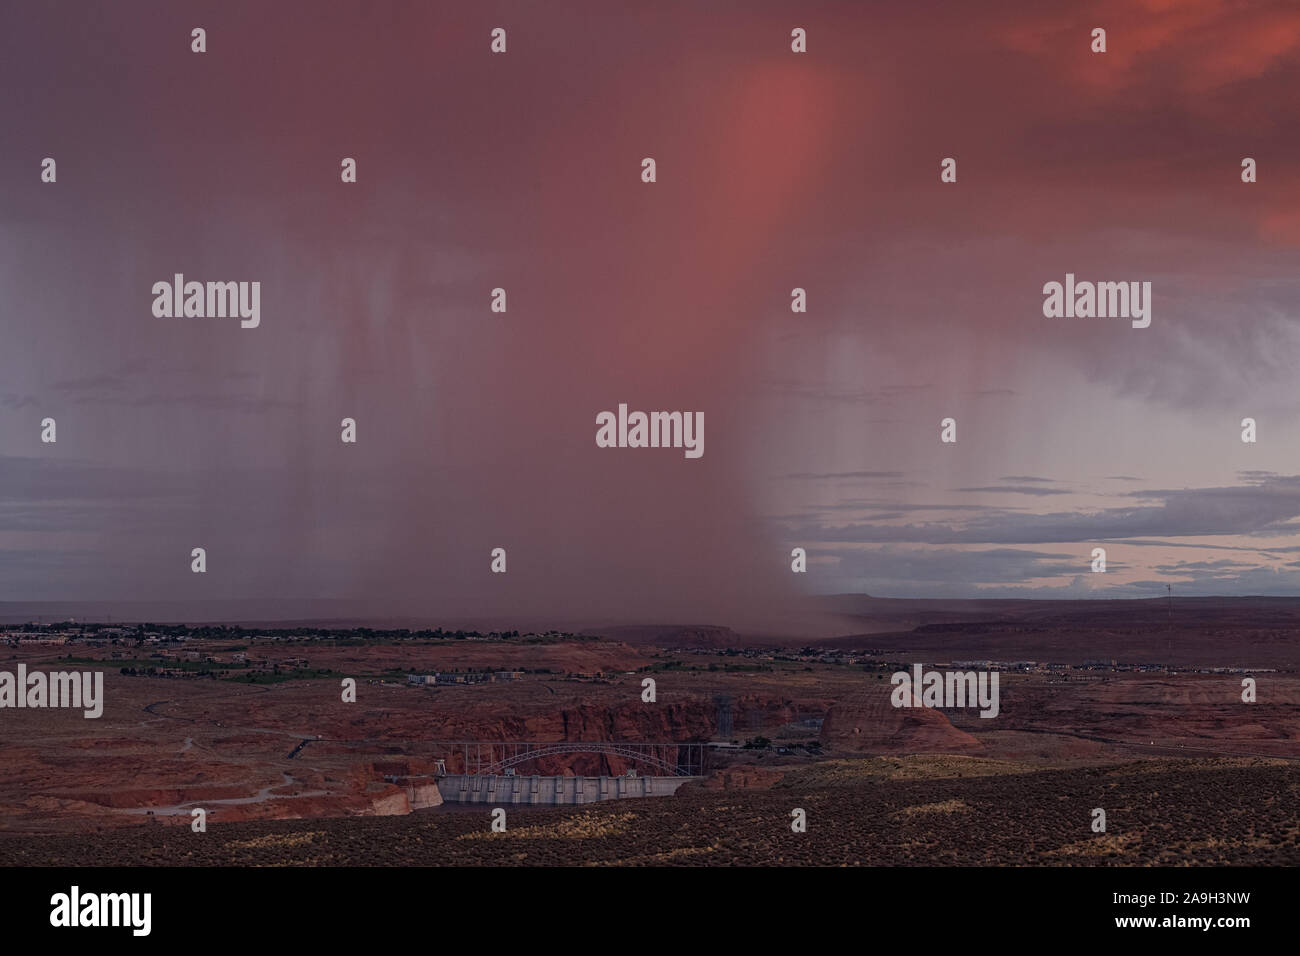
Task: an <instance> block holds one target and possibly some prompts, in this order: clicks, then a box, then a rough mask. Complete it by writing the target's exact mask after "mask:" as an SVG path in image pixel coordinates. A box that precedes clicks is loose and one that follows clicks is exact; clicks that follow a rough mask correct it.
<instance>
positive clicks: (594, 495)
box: [0, 0, 1300, 620]
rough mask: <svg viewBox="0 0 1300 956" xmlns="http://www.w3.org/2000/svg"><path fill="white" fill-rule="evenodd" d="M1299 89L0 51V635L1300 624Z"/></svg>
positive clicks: (1089, 56)
mask: <svg viewBox="0 0 1300 956" xmlns="http://www.w3.org/2000/svg"><path fill="white" fill-rule="evenodd" d="M195 27H203V28H204V29H205V30H206V32H207V51H206V52H205V53H201V54H200V53H194V52H191V48H190V45H191V30H192V29H193V28H195ZM494 27H503V28H504V29H505V30H506V31H507V51H506V52H505V53H504V54H494V53H492V52H491V50H490V42H491V36H490V33H491V30H492V29H493V28H494ZM796 27H800V28H803V29H804V30H806V33H807V52H806V53H794V52H792V50H791V30H792V29H794V28H796ZM1096 27H1101V28H1104V29H1105V30H1106V40H1107V50H1106V52H1105V53H1094V52H1092V50H1091V45H1092V30H1093V29H1094V28H1096ZM1298 63H1300V7H1297V6H1296V5H1295V4H1293V3H1289V2H1279V3H1270V2H1266V0H1261V2H1255V3H1250V4H1241V3H1231V2H1214V0H1187V2H1179V3H1174V2H1170V0H1160V2H1157V0H1101V2H1079V3H1071V4H1068V5H1065V4H1043V3H1041V2H1036V0H1024V2H1021V0H1005V2H999V3H998V4H992V5H981V6H980V9H979V11H978V14H976V13H975V12H974V8H973V7H972V6H971V5H970V4H968V3H962V2H924V0H921V2H894V3H889V2H879V3H872V4H862V3H829V2H826V3H816V2H805V3H799V4H790V3H769V2H716V0H714V2H709V3H706V4H701V3H676V2H667V3H654V4H640V5H635V6H634V5H631V4H623V3H619V4H614V3H608V2H582V3H574V2H550V3H545V4H537V3H491V2H484V3H474V4H469V3H464V2H458V3H423V2H422V3H415V2H387V3H385V2H378V3H376V2H366V3H361V2H348V3H343V2H327V0H322V2H313V3H307V2H276V3H274V4H266V3H251V2H222V3H210V4H204V3H195V4H187V5H186V6H185V8H184V9H181V8H179V7H178V5H175V4H168V3H163V2H157V3H141V2H134V0H128V2H120V3H114V4H104V5H97V6H93V7H92V6H91V5H88V4H83V3H64V2H52V3H35V2H27V0H19V2H15V3H9V4H5V5H4V7H3V9H0V86H2V88H3V89H5V90H6V91H8V93H9V95H6V96H5V97H3V98H0V130H3V140H2V142H0V601H15V600H50V601H73V600H94V601H111V600H121V601H128V600H130V601H141V600H175V601H182V602H184V601H191V602H201V601H211V600H243V599H258V600H269V599H288V598H293V599H322V598H349V599H354V600H358V601H362V602H365V603H366V604H367V606H369V607H371V608H373V609H374V611H375V612H376V613H382V612H384V611H386V610H390V609H391V610H392V611H393V612H394V613H398V612H401V613H419V614H427V615H430V616H437V615H452V614H455V615H470V614H534V615H538V614H540V615H556V616H565V617H573V616H582V615H590V616H610V617H619V618H626V619H629V620H633V619H635V620H648V619H665V620H666V619H669V618H683V617H686V616H691V617H694V618H696V619H700V620H703V619H720V618H724V617H726V616H727V615H728V614H730V613H732V612H734V611H735V609H737V608H747V609H750V610H753V609H755V608H761V607H763V606H765V605H766V604H767V603H769V602H779V601H782V600H785V599H786V598H790V597H794V596H798V595H801V594H808V593H814V594H816V593H838V592H846V591H852V592H867V593H870V594H873V595H877V596H897V597H981V596H989V597H1016V596H1020V597H1039V598H1052V597H1144V596H1152V595H1156V594H1159V595H1163V594H1164V593H1165V591H1166V586H1167V585H1171V586H1172V587H1173V589H1174V593H1175V594H1188V595H1190V594H1296V593H1300V544H1297V543H1296V540H1295V536H1294V531H1295V529H1296V528H1297V527H1298V525H1297V521H1298V520H1300V416H1298V415H1297V388H1296V384H1295V382H1296V378H1295V373H1294V369H1295V368H1297V367H1298V365H1300V361H1298V360H1300V327H1298V326H1297V314H1296V313H1297V307H1298V305H1300V270H1298V269H1297V265H1298V258H1297V252H1298V251H1300V148H1298V147H1300V142H1298V140H1300V132H1297V128H1296V126H1295V123H1294V121H1293V119H1294V117H1295V116H1296V115H1300V67H1298V66H1297V64H1298ZM45 157H52V158H54V159H55V160H56V162H57V181H56V182H54V183H46V182H42V181H41V161H42V159H43V158H45ZM344 157H352V158H354V159H355V160H356V163H357V182H355V183H343V182H341V180H340V163H341V161H342V159H343V158H344ZM645 157H652V158H654V159H655V162H656V181H655V182H653V183H645V182H643V181H642V176H641V172H642V160H643V159H644V158H645ZM945 157H952V158H954V159H956V161H957V181H956V182H953V183H945V182H941V181H940V162H941V160H943V159H944V158H945ZM1243 157H1251V158H1254V159H1255V160H1256V162H1257V166H1258V181H1257V182H1255V183H1249V184H1248V183H1243V182H1242V180H1241V162H1242V159H1243ZM178 272H179V273H183V274H184V275H185V276H186V278H187V279H194V280H198V281H253V280H256V281H259V282H260V283H261V321H260V325H259V326H258V327H257V328H255V329H244V328H241V327H240V324H239V322H238V320H232V319H227V318H215V317H209V318H192V317H191V318H176V317H173V318H160V317H157V316H155V315H154V314H153V311H152V303H153V298H154V297H153V294H152V292H151V290H152V287H153V284H154V283H155V282H158V281H170V280H171V278H172V276H173V275H174V274H175V273H178ZM1067 273H1071V274H1074V275H1076V276H1077V277H1078V279H1079V280H1080V281H1083V280H1090V281H1142V282H1150V283H1151V287H1152V313H1151V318H1152V321H1151V324H1150V327H1148V328H1145V329H1136V328H1132V327H1131V326H1130V323H1129V322H1128V321H1126V320H1123V319H1118V320H1117V319H1102V318H1070V319H1066V318H1048V317H1045V316H1044V314H1043V301H1044V295H1043V286H1044V284H1045V283H1048V282H1052V281H1056V282H1063V281H1064V280H1065V276H1066V274H1067ZM498 287H499V288H504V289H505V290H506V292H507V302H508V307H507V311H506V312H505V313H494V312H492V311H491V310H490V308H489V306H490V301H491V290H492V289H494V288H498ZM796 287H798V288H803V289H805V290H806V292H807V303H808V310H807V312H806V313H794V312H792V311H791V307H790V306H791V290H792V289H794V288H796ZM620 403H626V404H627V405H628V406H629V408H630V409H633V410H637V409H640V410H645V411H651V410H665V411H670V410H682V411H698V412H701V413H703V416H704V422H705V428H704V440H705V444H704V454H703V455H702V456H701V457H699V458H697V459H690V458H687V457H686V456H684V455H683V454H682V452H681V450H678V449H634V448H617V449H611V448H600V447H598V446H597V444H596V441H595V436H596V416H597V414H598V413H600V412H602V411H607V410H611V411H612V410H616V409H617V408H618V406H619V404H620ZM46 417H52V418H54V419H55V420H56V422H57V441H56V442H55V443H53V444H50V443H44V442H42V441H41V421H42V419H44V418H46ZM345 417H351V418H354V419H355V420H356V422H357V441H356V443H355V444H345V443H343V442H342V441H341V440H340V422H341V420H342V419H343V418H345ZM948 417H951V418H953V419H955V420H956V422H957V426H956V432H957V441H956V442H953V443H943V442H941V441H940V422H941V420H942V419H945V418H948ZM1246 417H1251V418H1254V419H1255V420H1256V423H1257V437H1258V440H1257V441H1256V442H1255V443H1251V444H1248V443H1243V442H1242V441H1241V432H1242V428H1241V422H1242V419H1243V418H1246ZM195 547H202V548H204V549H205V551H206V555H207V570H206V572H205V573H203V574H195V573H193V572H192V571H191V550H192V549H193V548H195ZM497 547H501V548H505V549H506V552H507V569H508V570H507V573H505V574H493V573H492V572H491V570H490V562H491V558H490V553H491V551H492V549H493V548H497ZM795 547H802V548H805V549H806V551H807V554H808V570H807V572H806V573H804V574H795V573H792V571H791V550H792V549H793V548H795ZM1095 547H1104V548H1105V549H1106V552H1107V570H1106V573H1104V574H1100V573H1094V572H1092V571H1091V565H1092V551H1093V549H1094V548H1095Z"/></svg>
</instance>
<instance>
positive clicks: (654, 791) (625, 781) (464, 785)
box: [390, 773, 701, 810]
mask: <svg viewBox="0 0 1300 956" xmlns="http://www.w3.org/2000/svg"><path fill="white" fill-rule="evenodd" d="M699 779H701V778H699V777H640V776H638V777H549V776H547V777H544V776H540V775H536V774H534V775H532V776H517V775H514V774H489V773H452V774H444V775H439V776H436V777H433V778H426V779H425V780H423V781H416V780H413V779H411V778H403V779H400V780H398V779H392V778H390V780H391V782H393V783H398V784H399V785H401V786H404V787H406V790H407V797H408V799H409V800H410V804H411V809H413V810H417V809H421V808H424V807H433V806H438V805H439V804H442V803H490V804H492V805H493V806H503V805H505V804H537V805H545V804H550V805H565V804H578V803H596V802H598V801H600V800H621V799H629V798H632V797H671V796H672V795H673V794H675V793H676V792H677V788H678V787H680V786H681V785H682V784H684V783H686V782H687V781H688V780H699ZM435 793H436V797H435Z"/></svg>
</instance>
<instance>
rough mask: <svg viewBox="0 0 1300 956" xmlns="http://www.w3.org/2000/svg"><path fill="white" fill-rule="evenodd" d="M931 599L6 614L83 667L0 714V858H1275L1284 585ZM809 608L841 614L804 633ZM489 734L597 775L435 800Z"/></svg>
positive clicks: (466, 770)
mask: <svg viewBox="0 0 1300 956" xmlns="http://www.w3.org/2000/svg"><path fill="white" fill-rule="evenodd" d="M946 603H947V602H929V603H926V602H889V601H878V600H876V599H868V598H858V599H848V598H836V599H833V600H823V601H821V602H819V605H818V607H817V608H816V611H817V614H818V615H821V617H819V618H818V620H820V622H821V623H820V624H819V625H817V626H814V625H811V624H810V625H809V628H808V631H809V632H814V631H819V630H820V631H821V632H822V636H817V637H808V638H804V639H798V638H792V637H791V636H790V635H788V634H781V633H773V632H769V633H761V632H758V631H754V632H745V631H744V630H736V629H732V628H729V627H726V626H721V625H673V626H666V625H664V626H650V625H646V626H640V627H634V628H633V627H623V628H619V627H612V628H593V629H584V630H574V631H559V630H550V631H518V630H510V631H466V630H457V631H450V630H448V631H439V630H426V629H409V628H398V629H384V628H380V627H377V626H376V627H361V626H338V625H337V624H336V625H333V626H329V627H326V626H308V625H301V624H295V625H293V626H282V625H273V624H246V625H221V626H215V625H212V626H204V627H190V626H184V625H152V624H150V625H145V624H118V625H112V626H109V625H101V624H84V623H83V624H77V623H71V622H55V623H51V624H40V625H37V624H32V623H26V624H22V625H13V626H11V627H9V628H8V629H7V633H8V642H7V643H6V644H5V645H3V663H0V668H3V669H6V670H9V671H13V670H15V669H16V668H17V666H18V665H19V664H23V665H25V667H26V668H27V669H28V670H29V671H34V670H42V669H43V670H49V671H54V670H88V669H94V670H102V671H103V673H104V698H105V704H104V709H103V715H102V716H101V717H99V718H97V719H94V720H87V719H85V718H83V716H82V714H81V712H80V711H73V710H56V709H44V710H41V709H25V710H24V709H18V710H12V711H9V712H8V713H7V714H6V720H5V722H4V724H3V725H0V726H2V728H3V735H4V739H3V741H2V743H3V751H4V759H5V767H6V773H5V774H4V776H3V779H0V862H3V863H7V864H21V865H42V864H51V865H57V864H60V863H68V862H70V861H72V860H74V859H75V858H77V855H78V854H85V853H90V854H91V855H92V856H93V858H94V859H96V860H97V861H100V862H103V863H122V864H177V865H183V864H195V865H209V864H213V865H215V864H255V865H261V864H291V865H308V864H350V865H353V864H354V865H366V864H376V865H380V864H384V865H388V864H420V865H438V864H448V865H461V864H474V863H482V864H501V865H521V864H527V865H531V864H548V863H568V864H575V863H581V864H614V863H629V864H638V863H641V864H684V865H695V864H700V865H703V864H709V865H712V864H718V863H725V864H767V863H783V864H818V865H840V864H848V865H853V864H864V865H914V864H956V865H975V864H983V865H987V864H996V865H1002V864H1006V865H1025V864H1032V865H1109V864H1122V865H1133V864H1142V865H1145V864H1167V863H1180V864H1247V863H1248V864H1264V865H1290V864H1295V863H1296V862H1300V844H1298V843H1297V838H1298V837H1300V817H1298V815H1297V807H1300V673H1297V667H1296V664H1297V657H1300V654H1297V641H1296V639H1295V635H1296V633H1297V631H1296V627H1297V624H1300V601H1288V600H1279V599H1274V600H1269V601H1262V600H1258V599H1223V600H1207V601H1195V600H1186V601H1178V602H1174V603H1173V604H1172V605H1170V604H1168V603H1166V602H1162V601H1151V602H1133V601H1129V602H1118V601H1117V602H1102V601H1092V602H952V603H953V604H954V605H957V604H959V606H945V604H946ZM832 616H833V617H834V619H835V620H836V621H837V624H836V626H838V627H839V628H841V629H843V630H847V631H848V633H841V634H838V635H834V634H832V635H830V636H826V635H825V633H824V632H825V631H826V630H827V629H831V630H833V628H828V627H827V624H826V621H827V620H829V619H830V617H832ZM917 663H923V664H925V666H927V667H939V668H951V669H980V670H983V671H986V672H991V671H996V672H997V674H998V676H999V679H1000V681H999V687H1000V701H999V708H998V712H997V714H996V716H995V717H994V718H993V719H986V718H984V717H981V716H980V714H979V711H978V710H976V709H973V708H970V707H966V708H960V707H959V708H947V707H898V706H895V705H894V704H893V703H892V701H891V693H892V689H893V688H892V682H891V675H893V674H894V673H896V672H899V671H905V670H907V669H908V668H911V667H912V666H913V665H914V664H917ZM647 678H649V679H651V680H653V681H654V688H655V695H654V700H653V701H647V700H646V699H644V692H645V686H646V685H645V683H644V682H645V681H646V680H647ZM1247 678H1249V679H1250V680H1252V681H1254V684H1255V693H1256V699H1255V701H1254V702H1252V703H1246V702H1245V701H1244V700H1243V696H1242V695H1243V680H1246V679H1247ZM345 679H351V680H353V681H355V686H356V690H355V695H356V699H355V702H347V701H345V700H344V699H343V698H344V697H345V696H346V695H345V694H343V693H341V690H340V688H341V686H342V685H343V682H344V681H345ZM508 741H509V742H536V744H548V745H556V744H567V745H569V746H565V747H554V746H552V747H550V748H549V749H550V750H551V751H553V752H547V753H544V754H540V755H537V756H534V757H528V758H525V759H523V760H522V761H520V762H518V763H517V764H515V765H514V766H513V767H511V769H510V770H508V771H502V770H497V771H495V772H496V773H501V774H509V776H504V775H503V776H500V777H497V778H496V779H497V780H498V781H509V782H510V785H511V786H512V787H513V788H514V790H513V792H514V793H515V794H518V793H519V792H520V787H519V784H518V783H517V782H516V781H518V780H520V779H523V780H532V779H535V778H539V777H540V778H563V779H564V780H567V781H569V782H570V783H572V782H573V780H592V779H599V780H603V781H610V780H613V781H614V782H615V788H616V790H617V794H618V796H619V798H618V799H600V800H598V801H596V802H593V803H589V804H582V805H563V804H564V803H565V802H570V803H571V802H572V801H557V803H559V804H560V805H553V806H543V805H536V804H527V803H525V804H520V803H519V798H518V797H517V796H511V795H509V794H508V793H506V792H505V791H502V795H501V796H497V794H496V793H487V792H485V793H483V794H482V795H476V796H475V797H474V800H475V801H476V802H474V803H466V804H461V803H457V802H456V801H455V799H454V798H453V799H444V797H446V796H447V795H448V790H447V786H446V785H447V780H448V779H467V780H471V781H472V780H473V777H474V774H475V773H476V772H477V771H481V770H483V769H484V766H485V764H486V763H490V762H491V761H492V760H495V759H499V758H498V757H497V756H492V757H491V759H488V760H485V759H484V758H483V757H482V749H481V748H482V746H483V745H484V744H485V743H486V745H487V746H488V748H489V753H490V754H496V751H495V750H493V749H492V745H493V742H503V743H502V748H503V749H502V750H501V751H500V754H501V755H505V754H506V751H505V749H504V747H505V744H504V742H508ZM469 742H472V744H471V743H469ZM619 745H623V746H622V747H620V746H619ZM688 745H693V746H694V747H695V749H694V750H688ZM634 746H638V747H641V748H642V749H641V750H640V751H636V750H634V749H632V748H633V747H634ZM474 747H478V748H480V749H479V751H478V752H477V753H475V750H474ZM530 747H532V748H533V749H537V747H536V746H535V745H534V744H529V745H526V746H523V750H525V751H527V750H528V749H529V748H530ZM688 753H689V754H694V755H695V756H691V757H690V758H689V762H688V758H687V757H686V756H685V755H686V754H688ZM638 754H646V755H649V756H650V757H653V758H655V759H656V760H658V763H653V762H650V763H648V762H646V761H645V760H642V759H640V757H639V756H638ZM674 765H675V766H674ZM665 767H667V768H669V770H672V769H676V771H678V773H679V775H680V776H682V777H684V778H686V779H684V780H677V781H675V782H674V785H675V790H674V792H673V793H672V794H671V795H665V796H648V797H637V796H635V792H634V791H628V793H629V794H631V795H629V796H624V795H623V794H624V789H622V788H625V785H626V784H627V783H628V780H629V779H631V780H635V778H636V777H638V776H640V777H650V778H656V777H662V776H663V775H664V774H665V773H666V771H665V769H664V768H665ZM511 778H514V779H513V780H512V779H511ZM440 779H441V780H442V793H441V794H439V787H438V781H439V780H440ZM638 782H639V781H638ZM472 785H473V787H478V785H479V784H478V782H477V781H474V782H473V784H472ZM465 786H466V789H469V786H470V785H469V784H466V785H465ZM495 786H505V784H500V783H499V784H495ZM575 792H576V791H575ZM480 798H481V799H480ZM497 806H504V807H506V808H507V815H508V824H507V825H506V829H505V831H504V832H493V830H492V828H491V826H490V820H489V814H490V812H491V811H492V810H493V809H494V808H496V807H497ZM195 808H202V810H203V812H204V814H205V817H206V830H205V831H204V832H195V831H194V829H193V828H192V826H191V823H192V815H193V811H194V810H195ZM1097 808H1101V809H1103V810H1104V811H1105V817H1106V826H1105V829H1104V831H1101V832H1098V831H1096V830H1094V829H1093V827H1092V823H1093V819H1094V815H1093V813H1094V810H1095V809H1097ZM796 809H800V810H803V811H804V814H805V817H806V832H794V831H792V829H791V812H792V811H793V810H796ZM37 835H39V837H40V838H39V839H34V837H35V836H37Z"/></svg>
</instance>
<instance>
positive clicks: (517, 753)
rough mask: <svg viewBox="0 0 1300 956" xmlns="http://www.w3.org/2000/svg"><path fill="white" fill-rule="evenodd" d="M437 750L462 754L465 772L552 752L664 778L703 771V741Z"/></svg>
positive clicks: (496, 744) (496, 743)
mask: <svg viewBox="0 0 1300 956" xmlns="http://www.w3.org/2000/svg"><path fill="white" fill-rule="evenodd" d="M434 746H435V747H437V748H439V749H447V750H450V751H452V752H456V751H459V752H460V753H461V754H462V755H463V759H464V766H465V772H466V773H467V774H501V773H504V772H505V771H506V770H509V769H511V768H513V767H517V766H519V765H520V764H523V763H527V762H528V761H530V760H536V759H537V758H539V757H547V756H554V755H556V754H604V755H606V756H610V757H619V758H621V759H623V760H626V761H629V762H631V763H638V764H641V765H643V766H645V767H647V768H652V769H653V770H654V771H656V772H658V773H661V774H663V775H664V776H668V777H693V776H698V775H700V774H702V773H703V768H704V755H705V746H704V744H703V743H694V742H692V743H640V742H635V743H634V742H631V741H617V740H596V741H580V740H557V741H550V742H536V741H522V740H491V741H489V740H483V741H476V740H468V741H455V742H452V741H447V742H434Z"/></svg>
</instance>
